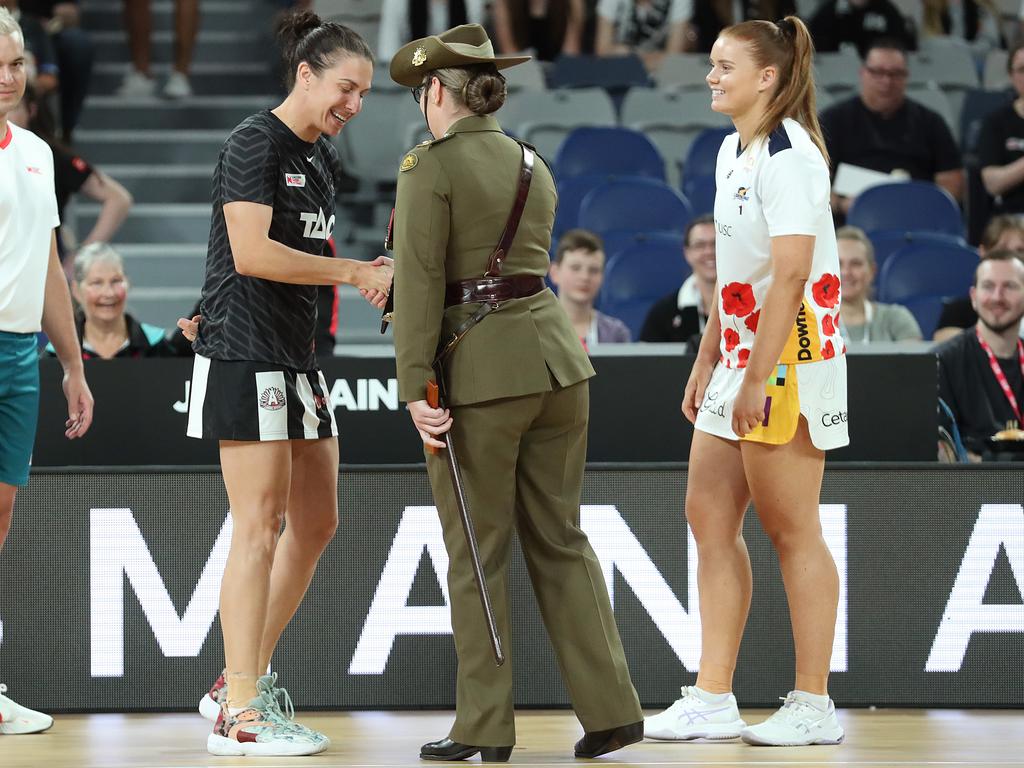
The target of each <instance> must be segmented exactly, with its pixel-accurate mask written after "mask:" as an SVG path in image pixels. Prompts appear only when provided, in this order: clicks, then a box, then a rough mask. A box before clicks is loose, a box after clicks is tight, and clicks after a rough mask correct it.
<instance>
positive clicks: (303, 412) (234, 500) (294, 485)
mask: <svg viewBox="0 0 1024 768" xmlns="http://www.w3.org/2000/svg"><path fill="white" fill-rule="evenodd" d="M279 36H280V42H281V44H282V49H283V53H284V60H285V71H286V73H287V78H288V83H287V84H288V87H289V91H290V92H289V95H288V97H287V98H286V99H285V100H284V102H283V103H282V104H281V105H280V106H278V107H276V108H275V109H273V110H264V111H262V112H259V113H257V114H255V115H253V116H252V117H250V118H248V119H246V120H244V121H243V122H242V123H241V124H240V125H239V126H238V127H237V128H235V130H234V131H233V132H232V134H231V136H230V137H229V138H228V140H227V141H226V142H225V144H224V148H223V149H222V150H221V153H220V159H219V161H218V163H217V169H216V172H215V173H214V180H213V197H214V203H213V221H212V226H211V231H210V244H209V252H208V255H207V261H206V281H205V284H204V286H203V300H202V322H201V324H200V327H199V334H198V338H197V339H196V342H195V351H196V353H197V354H196V360H195V368H194V371H193V375H192V389H191V398H190V401H189V415H188V435H189V436H190V437H200V438H206V439H212V440H218V441H220V459H221V467H222V470H223V474H224V484H225V486H226V487H227V492H228V498H229V501H230V505H231V515H232V522H233V526H234V528H233V533H232V539H231V550H230V553H229V555H228V560H227V565H226V567H225V570H224V578H223V582H222V585H221V595H220V618H221V626H222V629H223V633H224V653H225V657H226V659H225V660H226V667H225V674H224V679H225V681H226V693H225V690H224V688H223V683H221V682H220V681H218V683H219V684H218V685H215V686H214V690H213V691H211V694H212V700H213V701H215V702H218V703H219V704H220V706H219V707H216V706H215V707H214V710H213V713H212V714H215V715H216V725H215V727H214V730H213V733H212V734H211V735H210V737H209V739H208V741H207V747H208V749H209V751H210V752H211V753H213V754H216V755H243V754H244V755H300V754H313V753H316V752H321V751H323V750H324V749H325V748H326V747H327V744H328V742H327V739H326V737H324V736H322V735H321V734H318V733H316V732H314V731H312V730H310V729H308V728H304V727H302V726H299V725H297V724H296V723H295V722H293V721H292V720H291V719H290V717H287V716H285V715H284V714H283V713H282V711H281V708H280V704H279V702H280V700H281V699H285V696H284V695H283V693H282V692H281V691H280V689H277V688H276V686H275V678H274V677H271V676H265V675H264V674H263V673H264V672H265V671H266V670H267V668H268V666H269V663H270V659H271V656H272V654H273V651H274V647H275V645H276V644H277V641H278V638H279V637H280V635H281V632H282V631H283V629H284V627H285V626H286V625H287V623H288V621H289V620H290V619H291V617H292V615H293V614H294V613H295V610H296V609H297V608H298V606H299V603H300V602H301V601H302V597H303V595H304V594H305V592H306V588H307V587H308V586H309V583H310V580H311V578H312V576H313V571H314V569H315V568H316V564H317V560H318V559H319V557H320V554H321V553H322V552H323V550H324V548H325V547H326V546H327V543H328V542H329V541H330V540H331V538H332V536H333V535H334V530H335V527H336V526H337V520H338V510H337V479H338V441H337V434H338V431H337V426H336V424H335V421H334V413H333V410H332V409H331V407H330V402H329V397H328V392H327V387H326V382H325V380H324V377H323V374H322V373H321V372H320V370H319V369H318V368H317V367H316V362H315V357H314V342H313V338H314V328H315V321H316V297H317V289H316V286H318V285H323V284H336V283H349V284H351V285H355V286H357V287H358V288H359V289H360V290H361V291H362V292H363V294H364V295H365V296H366V297H367V299H368V300H369V301H370V302H371V303H373V304H376V305H378V306H382V305H383V302H384V298H385V297H386V294H387V292H388V290H389V289H390V286H391V274H392V269H391V266H390V264H389V263H388V261H387V260H386V259H383V258H381V259H378V260H376V261H374V262H358V261H352V260H349V259H335V258H328V257H325V256H322V255H321V254H322V253H323V252H324V247H325V244H326V243H327V240H328V238H329V237H330V236H331V230H332V228H333V226H334V192H335V186H334V179H335V174H336V172H337V167H338V157H337V154H336V152H335V150H334V148H333V146H332V145H331V143H330V141H329V137H332V136H337V135H338V133H339V131H341V130H342V128H343V127H344V126H345V123H346V122H348V121H349V120H351V119H352V118H354V117H355V116H356V115H358V114H359V110H360V109H361V107H362V100H363V97H364V95H365V94H366V92H367V91H368V90H369V89H370V81H371V79H372V76H373V56H372V54H371V52H370V49H369V47H368V46H367V45H366V43H365V41H363V39H362V38H360V37H359V35H357V34H356V33H355V32H353V31H352V30H350V29H348V28H347V27H344V26H341V25H340V24H334V23H322V22H321V21H320V19H319V18H317V16H316V15H315V14H313V13H310V12H304V13H299V14H294V15H291V16H288V17H286V18H285V20H284V21H283V22H282V25H281V28H280V31H279ZM282 521H284V522H285V528H284V532H283V533H281V523H282ZM204 701H206V700H204ZM207 703H209V702H207Z"/></svg>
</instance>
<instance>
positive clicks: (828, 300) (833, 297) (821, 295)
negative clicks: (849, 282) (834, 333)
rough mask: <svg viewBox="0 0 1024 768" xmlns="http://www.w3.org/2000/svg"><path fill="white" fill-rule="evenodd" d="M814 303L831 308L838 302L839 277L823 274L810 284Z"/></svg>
mask: <svg viewBox="0 0 1024 768" xmlns="http://www.w3.org/2000/svg"><path fill="white" fill-rule="evenodd" d="M811 294H812V295H813V296H814V303H815V304H817V305H818V306H819V307H825V308H826V309H832V307H834V306H835V305H836V304H838V303H839V278H838V277H837V276H836V275H831V274H828V273H826V274H824V275H822V276H821V279H820V280H818V282H816V283H815V284H814V285H812V286H811Z"/></svg>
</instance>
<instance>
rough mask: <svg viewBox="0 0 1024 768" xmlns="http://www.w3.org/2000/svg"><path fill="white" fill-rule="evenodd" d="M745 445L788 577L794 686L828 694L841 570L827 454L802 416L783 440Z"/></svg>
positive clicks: (753, 486) (754, 487) (755, 490)
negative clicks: (826, 520) (824, 517)
mask: <svg viewBox="0 0 1024 768" xmlns="http://www.w3.org/2000/svg"><path fill="white" fill-rule="evenodd" d="M742 450H743V463H744V466H745V467H746V470H747V481H748V483H749V484H750V490H751V492H752V494H753V496H754V507H755V509H756V510H757V513H758V516H759V517H760V518H761V524H762V525H763V526H764V530H765V532H766V533H767V534H768V537H769V538H770V539H771V540H772V544H773V545H774V546H775V551H776V552H778V555H779V565H780V567H781V569H782V579H783V582H784V583H785V585H786V598H787V599H788V601H789V615H790V621H791V622H792V624H793V641H794V644H795V646H796V685H795V688H796V689H797V690H801V691H806V692H808V693H816V694H826V693H827V692H828V671H829V661H830V659H831V656H832V640H833V637H834V635H835V628H836V608H837V606H838V604H839V574H838V572H837V571H836V564H835V561H834V560H833V559H832V553H831V552H829V551H828V546H827V545H826V544H825V539H824V538H823V537H822V535H821V518H820V517H819V512H818V499H819V497H820V495H821V478H822V475H823V474H824V469H825V454H824V452H822V451H820V450H819V449H817V448H815V447H814V445H813V443H811V438H810V435H809V434H808V432H807V422H806V421H804V420H803V419H802V418H801V419H800V425H799V427H798V428H797V431H796V436H795V437H794V438H793V440H792V441H791V442H789V443H787V444H786V445H760V444H756V443H744V444H743V448H742ZM702 605H703V603H702Z"/></svg>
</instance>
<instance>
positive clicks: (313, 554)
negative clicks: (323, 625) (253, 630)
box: [259, 437, 338, 674]
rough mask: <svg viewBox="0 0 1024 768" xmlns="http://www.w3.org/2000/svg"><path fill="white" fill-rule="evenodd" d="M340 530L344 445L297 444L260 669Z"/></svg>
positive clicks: (327, 440)
mask: <svg viewBox="0 0 1024 768" xmlns="http://www.w3.org/2000/svg"><path fill="white" fill-rule="evenodd" d="M337 527H338V440H337V438H334V437H329V438H324V439H323V440H295V441H292V480H291V492H290V494H289V496H288V512H287V517H286V523H285V528H284V533H283V534H282V535H281V540H280V541H279V542H278V545H277V554H276V556H275V557H274V567H273V569H272V570H271V572H270V602H269V604H268V606H267V618H266V624H265V627H264V630H263V641H262V644H261V646H260V661H259V670H260V673H261V674H262V673H263V672H264V671H265V670H266V669H267V667H268V666H269V665H270V659H271V657H272V656H273V655H274V648H275V647H276V646H277V641H278V640H279V639H280V637H281V633H282V632H283V631H284V628H285V627H286V626H287V625H288V622H289V621H291V618H292V616H294V615H295V611H296V610H297V609H298V607H299V604H300V603H301V602H302V598H303V597H304V596H305V595H306V590H307V589H308V588H309V583H310V581H311V580H312V579H313V571H315V570H316V564H317V562H318V561H319V560H320V555H321V554H322V553H323V551H324V549H326V548H327V545H328V544H329V543H330V542H331V539H332V538H334V531H335V530H336V529H337Z"/></svg>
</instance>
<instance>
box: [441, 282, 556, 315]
mask: <svg viewBox="0 0 1024 768" xmlns="http://www.w3.org/2000/svg"><path fill="white" fill-rule="evenodd" d="M544 288H545V285H544V278H543V277H538V276H537V275H509V276H507V277H475V278H472V279H470V280H459V281H457V282H454V283H448V285H447V287H446V289H445V296H444V305H445V307H446V308H447V307H454V306H455V305H456V304H474V303H477V302H479V303H488V304H493V303H495V302H500V301H508V300H509V299H522V298H525V297H527V296H533V295H534V294H537V293H540V292H541V291H543V290H544Z"/></svg>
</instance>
